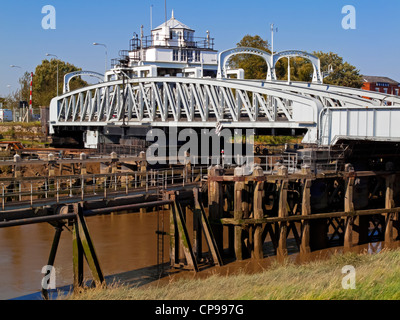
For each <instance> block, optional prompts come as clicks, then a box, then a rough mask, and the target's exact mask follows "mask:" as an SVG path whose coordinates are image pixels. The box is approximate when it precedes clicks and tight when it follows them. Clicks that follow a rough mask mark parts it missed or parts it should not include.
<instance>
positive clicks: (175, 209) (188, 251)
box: [170, 197, 199, 272]
mask: <svg viewBox="0 0 400 320" xmlns="http://www.w3.org/2000/svg"><path fill="white" fill-rule="evenodd" d="M174 198H175V197H174ZM172 225H173V227H174V231H173V235H171V233H170V237H171V238H174V239H173V241H172V242H171V245H173V246H174V247H173V248H172V247H171V249H172V250H171V251H174V252H173V255H172V256H171V258H173V259H171V265H172V266H173V267H175V266H176V265H177V262H178V261H177V258H178V257H179V253H178V252H177V243H179V244H180V247H181V248H182V251H183V254H184V256H185V258H186V262H187V265H188V266H189V267H190V268H192V269H193V270H194V271H196V272H197V271H199V268H198V266H197V261H196V258H195V256H194V254H193V249H192V245H191V243H190V240H189V235H188V232H187V228H186V224H185V220H184V217H183V213H182V208H181V206H180V204H179V203H178V202H177V201H176V199H175V201H174V203H173V204H172V205H171V228H172ZM179 263H180V262H179Z"/></svg>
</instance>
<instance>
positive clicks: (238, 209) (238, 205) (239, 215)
mask: <svg viewBox="0 0 400 320" xmlns="http://www.w3.org/2000/svg"><path fill="white" fill-rule="evenodd" d="M234 175H235V177H242V176H243V169H242V167H237V168H235V173H234ZM244 187H245V184H244V182H243V181H236V182H235V198H234V219H235V220H239V219H243V216H244V214H243V207H242V197H243V190H244ZM242 236H243V228H242V226H240V225H238V226H235V256H236V260H243V244H242V240H243V238H242Z"/></svg>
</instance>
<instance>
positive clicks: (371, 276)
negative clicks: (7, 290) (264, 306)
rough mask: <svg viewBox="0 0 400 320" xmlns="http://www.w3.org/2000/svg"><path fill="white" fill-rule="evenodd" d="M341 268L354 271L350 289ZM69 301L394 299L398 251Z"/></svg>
mask: <svg viewBox="0 0 400 320" xmlns="http://www.w3.org/2000/svg"><path fill="white" fill-rule="evenodd" d="M345 266H352V267H354V270H355V277H354V278H353V279H355V289H351V288H349V289H344V288H343V285H342V284H343V283H344V284H345V286H346V285H350V284H351V279H350V278H351V275H350V274H346V273H342V271H344V270H343V268H344V267H345ZM63 299H69V300H347V299H355V300H398V299H400V250H398V249H397V250H386V249H385V250H383V251H381V252H380V253H377V254H368V253H364V254H357V253H347V254H334V255H333V256H331V257H330V258H329V259H327V260H321V261H313V262H310V263H307V264H301V265H298V264H295V263H294V262H291V261H290V260H287V261H285V262H284V263H278V262H276V263H273V264H272V265H271V266H270V267H268V269H266V270H264V271H263V272H261V273H255V274H245V273H239V274H234V275H229V276H221V275H218V274H215V275H212V276H210V277H207V278H204V279H203V278H200V279H199V278H195V277H193V278H192V279H188V278H184V279H178V280H176V281H170V282H169V283H167V284H152V285H147V286H144V287H140V288H132V287H128V286H126V285H124V284H116V283H114V284H111V285H109V286H108V287H107V289H88V290H83V291H82V292H80V293H78V294H72V295H71V296H67V297H63Z"/></svg>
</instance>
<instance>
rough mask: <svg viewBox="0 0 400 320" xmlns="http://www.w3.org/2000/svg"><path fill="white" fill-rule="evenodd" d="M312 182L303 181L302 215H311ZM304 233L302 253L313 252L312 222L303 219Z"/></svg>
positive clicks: (301, 246)
mask: <svg viewBox="0 0 400 320" xmlns="http://www.w3.org/2000/svg"><path fill="white" fill-rule="evenodd" d="M311 183H312V181H311V180H310V179H305V180H304V181H303V197H302V203H301V215H302V216H309V215H311ZM302 225H303V228H302V235H301V245H300V254H307V253H310V252H311V249H310V222H309V221H308V220H303V221H302Z"/></svg>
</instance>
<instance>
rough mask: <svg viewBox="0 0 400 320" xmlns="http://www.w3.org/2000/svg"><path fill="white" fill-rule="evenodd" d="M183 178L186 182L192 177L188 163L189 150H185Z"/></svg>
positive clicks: (190, 165)
mask: <svg viewBox="0 0 400 320" xmlns="http://www.w3.org/2000/svg"><path fill="white" fill-rule="evenodd" d="M184 156H185V160H184V161H185V169H184V170H185V178H186V182H188V183H189V182H191V179H192V164H191V163H190V154H189V152H187V151H185V155H184Z"/></svg>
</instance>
